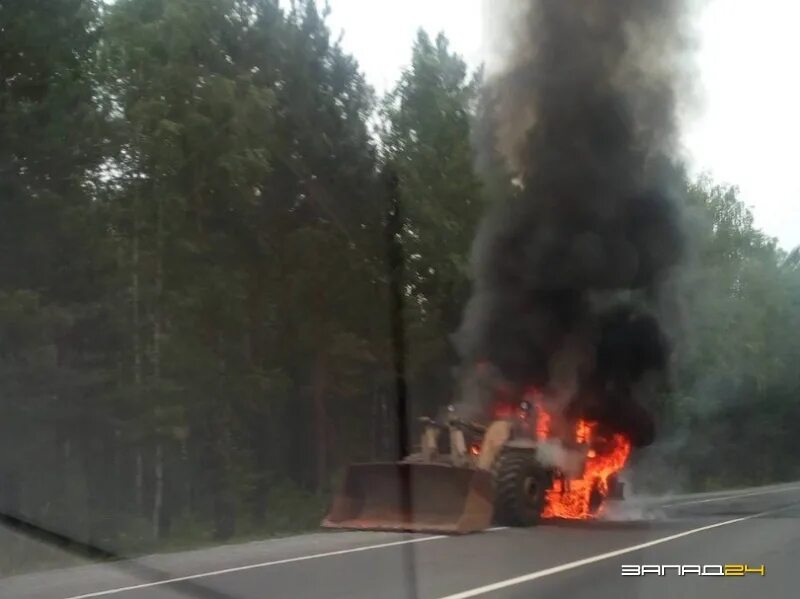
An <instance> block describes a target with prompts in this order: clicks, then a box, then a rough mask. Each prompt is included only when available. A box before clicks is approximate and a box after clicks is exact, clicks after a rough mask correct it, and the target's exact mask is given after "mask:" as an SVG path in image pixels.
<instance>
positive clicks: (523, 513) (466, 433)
mask: <svg viewBox="0 0 800 599" xmlns="http://www.w3.org/2000/svg"><path fill="white" fill-rule="evenodd" d="M422 422H423V425H424V427H423V428H424V430H423V433H422V437H421V441H420V445H419V451H418V452H417V453H414V454H412V455H409V456H408V457H407V458H405V459H404V460H402V461H400V462H390V463H368V464H354V465H351V466H350V467H349V468H348V469H347V472H346V473H345V478H344V483H343V486H342V489H341V491H340V492H339V493H338V494H337V495H336V496H335V497H334V499H333V502H332V506H331V509H330V512H329V513H328V515H327V516H326V517H325V519H324V520H323V522H322V526H323V527H326V528H345V529H368V530H405V531H418V532H443V533H468V532H474V531H479V530H483V529H485V528H487V527H489V526H490V525H491V524H492V522H495V523H497V524H499V525H505V526H532V525H535V524H537V523H538V522H539V519H540V518H542V517H560V518H586V517H591V516H592V515H594V514H595V513H596V512H597V511H598V510H599V508H600V506H601V504H602V502H603V500H604V498H606V497H607V496H609V495H612V496H621V486H620V485H619V483H616V478H615V474H616V472H617V471H618V470H620V469H621V468H622V466H623V465H624V463H625V460H626V459H627V456H628V452H629V450H630V443H628V442H627V440H626V439H625V437H624V435H621V434H616V435H611V436H610V437H609V436H602V435H599V434H597V424H596V423H592V422H586V421H584V420H578V421H577V423H576V424H575V427H574V437H573V435H571V434H570V435H567V436H566V438H565V437H563V436H558V437H555V436H554V435H553V431H552V430H551V417H550V415H549V414H548V413H547V412H546V411H545V410H544V408H543V407H542V405H541V404H540V403H531V402H528V401H523V402H521V404H520V405H519V407H518V409H517V410H516V413H515V414H511V415H508V416H507V417H505V418H501V419H496V420H494V421H492V422H491V423H490V424H489V425H488V426H483V425H480V424H477V423H472V422H467V421H465V420H462V419H460V418H456V417H454V416H451V417H450V418H448V419H447V422H445V423H441V422H437V421H434V420H432V419H429V418H423V419H422Z"/></svg>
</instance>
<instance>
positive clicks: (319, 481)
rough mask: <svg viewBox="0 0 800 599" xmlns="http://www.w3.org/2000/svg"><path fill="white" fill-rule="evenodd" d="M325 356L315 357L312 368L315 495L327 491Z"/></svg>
mask: <svg viewBox="0 0 800 599" xmlns="http://www.w3.org/2000/svg"><path fill="white" fill-rule="evenodd" d="M327 375H328V373H327V356H326V355H325V352H324V351H322V352H320V353H319V354H318V355H317V361H316V364H315V367H314V388H313V399H312V401H313V406H314V436H315V444H316V449H317V456H316V457H317V460H316V466H317V476H316V486H317V494H322V493H324V492H325V491H327V490H328V424H327V423H328V418H327V416H328V415H327V402H326V401H325V392H326V386H327Z"/></svg>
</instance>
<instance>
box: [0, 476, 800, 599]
mask: <svg viewBox="0 0 800 599" xmlns="http://www.w3.org/2000/svg"><path fill="white" fill-rule="evenodd" d="M609 517H610V518H613V519H612V520H605V521H594V522H567V523H558V524H546V525H542V526H539V527H536V528H532V529H493V530H491V531H488V532H484V533H480V534H473V535H466V536H461V537H445V536H436V535H409V534H394V533H364V532H329V533H318V534H310V535H302V536H297V537H291V538H286V539H276V540H270V541H261V542H256V543H248V544H244V545H235V546H227V547H216V548H213V549H205V550H199V551H192V552H183V553H179V554H168V555H157V556H149V557H146V558H142V559H139V560H131V561H126V562H119V563H117V564H114V565H110V564H105V565H90V566H82V567H78V568H70V569H65V570H61V571H57V572H45V573H40V574H29V575H22V576H16V577H11V578H7V579H5V580H0V597H2V598H3V599H6V598H8V599H67V598H69V599H89V598H94V597H100V598H112V599H178V598H186V597H198V598H203V599H229V598H230V599H266V598H282V597H287V598H292V599H302V598H305V597H325V598H328V597H331V598H341V599H351V598H368V599H375V598H383V597H386V598H410V599H411V598H413V599H418V598H424V599H428V598H443V599H444V598H446V599H467V598H468V597H487V598H499V597H503V598H508V597H519V598H522V597H525V598H528V597H537V598H538V597H543V598H547V597H553V598H558V599H564V598H565V597H566V598H578V597H592V598H594V599H604V598H608V599H611V598H614V599H616V598H620V597H633V598H644V597H647V598H662V597H663V598H669V597H698V598H700V597H703V598H705V597H709V598H712V599H714V598H717V597H720V598H721V597H726V598H727V597H734V598H736V597H741V598H747V599H751V598H752V597H761V598H773V597H776V598H777V597H787V598H794V597H800V589H798V587H800V584H799V583H798V581H797V580H795V578H794V577H795V576H796V575H798V576H800V483H793V484H786V485H775V486H770V487H760V488H754V489H746V490H739V491H730V492H724V493H713V494H702V495H684V496H673V497H670V498H661V499H646V500H638V501H628V502H624V503H621V504H618V505H613V506H610V509H609ZM623 564H625V565H659V564H668V565H676V564H685V565H707V566H715V565H725V564H746V565H749V566H753V567H756V566H760V565H762V564H763V565H765V568H766V569H765V575H764V576H761V575H758V574H747V575H745V576H743V577H727V576H726V577H718V576H703V577H701V576H697V575H695V574H685V575H684V576H679V575H678V574H677V573H676V572H674V571H671V570H670V571H668V572H667V574H666V575H665V576H658V575H656V574H647V575H645V576H622V575H621V566H622V565H623ZM707 571H708V572H714V571H716V570H715V569H714V568H709V569H708V570H707Z"/></svg>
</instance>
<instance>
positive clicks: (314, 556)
mask: <svg viewBox="0 0 800 599" xmlns="http://www.w3.org/2000/svg"><path fill="white" fill-rule="evenodd" d="M449 538H450V537H449V536H448V535H435V536H432V537H422V538H416V539H406V540H404V541H392V542H391V543H380V544H378V545H367V546H365V547H353V548H351V549H340V550H339V551H327V552H325V553H313V554H311V555H301V556H298V557H287V558H285V559H278V560H274V561H271V562H260V563H258V564H248V565H246V566H235V567H233V568H225V569H224V570H212V571H210V572H200V573H199V574H189V575H187V576H177V577H175V578H165V579H164V580H156V581H154V582H143V583H141V584H134V585H131V586H127V587H117V588H114V589H106V590H105V591H95V592H92V593H86V594H83V595H72V596H70V597H65V598H64V599H88V598H89V597H102V596H104V595H114V594H116V593H124V592H126V591H136V590H139V589H147V588H150V587H156V586H160V585H164V584H170V583H173V582H182V581H184V580H196V579H198V578H207V577H209V576H219V575H220V574H230V573H231V572H243V571H245V570H253V569H255V568H266V567H268V566H277V565H279V564H290V563H292V562H303V561H306V560H311V559H319V558H321V557H332V556H334V555H345V554H347V553H357V552H359V551H370V550H372V549H384V548H386V547H396V546H398V545H408V544H410V543H424V542H425V541H436V540H439V539H449Z"/></svg>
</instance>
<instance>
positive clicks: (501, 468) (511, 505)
mask: <svg viewBox="0 0 800 599" xmlns="http://www.w3.org/2000/svg"><path fill="white" fill-rule="evenodd" d="M494 472H495V479H494V481H495V502H494V513H495V521H496V522H497V524H499V525H500V526H535V525H536V524H538V523H539V517H540V516H541V514H542V509H544V500H545V493H546V492H547V489H548V488H549V487H550V477H549V475H548V474H547V471H545V470H544V469H543V468H542V466H541V464H539V462H537V461H536V457H535V455H534V454H533V452H531V451H513V450H512V451H509V450H505V451H503V452H502V453H501V454H500V456H499V457H498V458H497V462H496V464H495V470H494Z"/></svg>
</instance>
